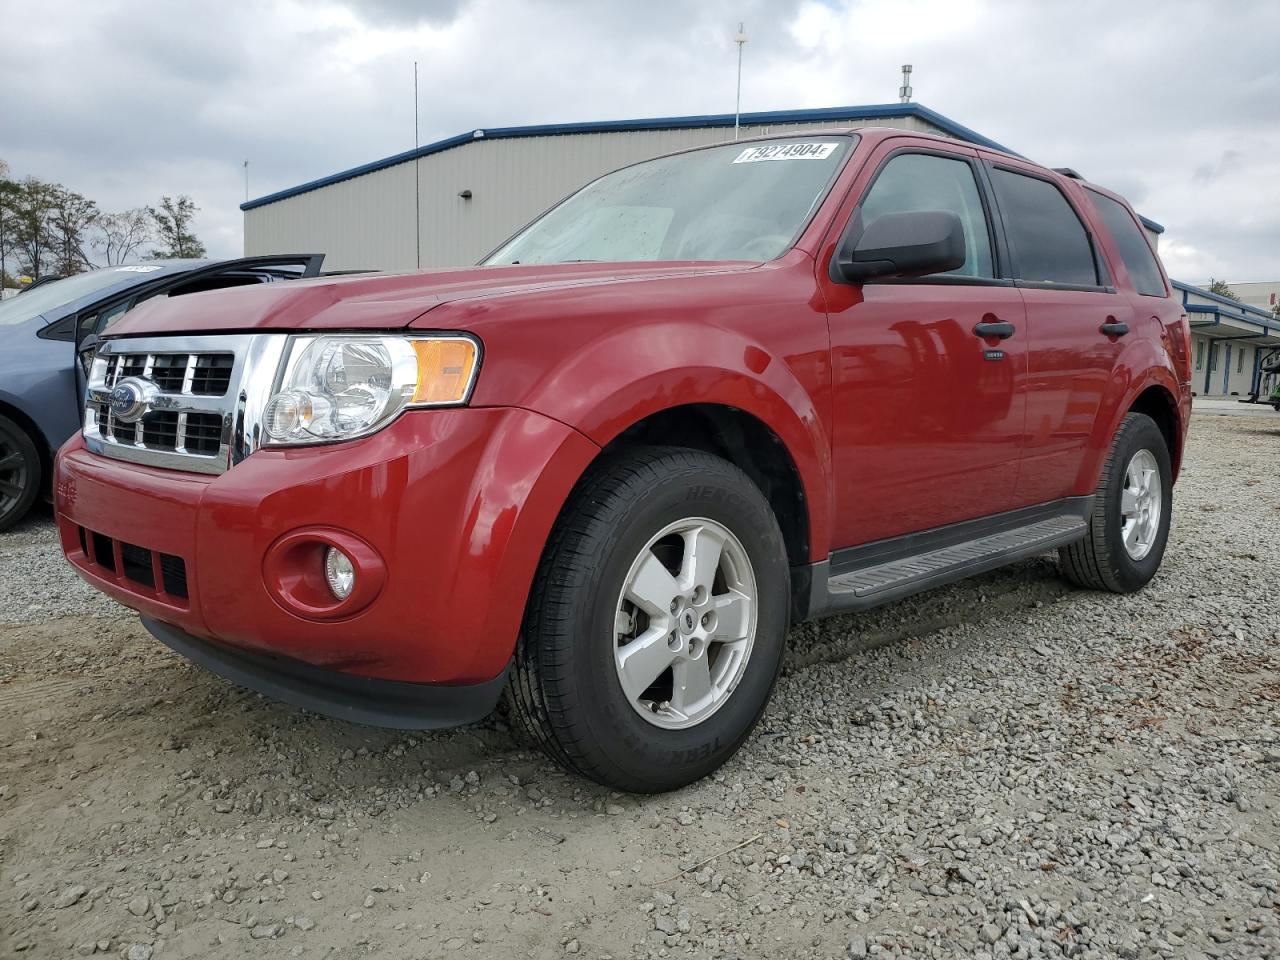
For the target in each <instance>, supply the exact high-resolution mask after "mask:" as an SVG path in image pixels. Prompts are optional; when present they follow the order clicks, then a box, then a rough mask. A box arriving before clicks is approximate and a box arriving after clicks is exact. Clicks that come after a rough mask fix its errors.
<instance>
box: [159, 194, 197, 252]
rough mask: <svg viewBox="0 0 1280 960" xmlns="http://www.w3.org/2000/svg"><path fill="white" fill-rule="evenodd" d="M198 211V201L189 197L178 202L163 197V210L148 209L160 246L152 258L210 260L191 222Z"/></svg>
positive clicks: (161, 203)
mask: <svg viewBox="0 0 1280 960" xmlns="http://www.w3.org/2000/svg"><path fill="white" fill-rule="evenodd" d="M199 210H200V208H199V207H197V206H196V203H195V201H194V200H192V199H191V198H190V197H188V196H187V195H186V194H183V195H182V196H180V197H177V198H176V199H175V198H173V197H161V198H160V209H158V210H157V209H156V208H155V207H148V208H147V212H148V213H150V214H151V220H152V222H153V223H155V227H156V239H157V240H158V241H159V243H160V249H159V250H156V251H155V252H154V253H153V254H152V257H153V258H159V257H174V258H178V259H183V258H188V257H190V258H195V257H204V256H208V254H207V253H206V252H205V249H204V244H203V243H201V242H200V240H199V238H198V237H196V235H195V232H194V230H193V229H192V226H191V221H192V220H194V219H195V216H196V213H197V212H198V211H199Z"/></svg>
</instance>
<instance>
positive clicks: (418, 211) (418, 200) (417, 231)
mask: <svg viewBox="0 0 1280 960" xmlns="http://www.w3.org/2000/svg"><path fill="white" fill-rule="evenodd" d="M413 240H414V246H415V249H416V253H415V256H414V263H416V264H417V266H418V269H422V187H421V185H420V182H419V179H418V61H417V60H415V61H413Z"/></svg>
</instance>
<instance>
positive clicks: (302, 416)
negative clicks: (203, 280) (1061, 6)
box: [56, 129, 1191, 791]
mask: <svg viewBox="0 0 1280 960" xmlns="http://www.w3.org/2000/svg"><path fill="white" fill-rule="evenodd" d="M175 331H181V333H175ZM1188 336H1189V331H1188V327H1187V322H1186V318H1185V317H1184V316H1182V312H1181V307H1180V305H1179V304H1178V302H1177V301H1176V300H1175V299H1174V298H1173V297H1172V296H1170V290H1169V284H1168V281H1167V279H1166V278H1165V275H1164V273H1163V271H1162V269H1161V267H1160V264H1159V262H1158V260H1157V258H1156V256H1155V254H1154V252H1153V250H1152V248H1151V246H1150V245H1149V244H1148V242H1147V239H1146V237H1145V234H1144V233H1143V231H1142V229H1141V227H1140V225H1139V223H1138V220H1137V219H1136V218H1135V216H1134V214H1133V212H1132V210H1130V208H1129V207H1128V206H1127V205H1126V204H1125V202H1124V201H1123V200H1122V199H1121V198H1119V197H1117V196H1115V195H1114V194H1112V193H1109V192H1107V191H1105V190H1102V189H1100V188H1098V187H1094V186H1091V185H1088V184H1085V183H1082V182H1080V181H1079V179H1078V178H1076V177H1074V175H1067V174H1062V173H1056V172H1053V171H1050V170H1047V169H1044V168H1042V167H1038V166H1035V165H1034V164H1031V163H1028V162H1026V161H1025V160H1022V159H1020V158H1018V157H1014V156H1010V155H1007V154H1003V153H998V152H993V151H990V150H986V149H982V148H979V147H973V146H969V145H967V144H964V143H960V142H956V141H952V140H947V139H942V138H937V137H929V136H923V135H919V134H912V133H904V132H902V131H898V130H878V129H863V130H858V131H856V132H855V131H849V130H835V131H824V132H805V133H802V134H797V133H792V134H788V135H785V136H778V137H771V138H765V139H759V140H751V141H741V142H736V143H731V144H722V145H719V146H712V147H706V148H703V149H698V150H691V151H688V152H684V153H679V154H675V155H673V156H668V157H663V158H659V159H656V160H650V161H646V162H644V163H638V164H635V165H633V166H630V167H626V168H624V169H622V170H618V171H616V172H614V173H611V174H608V175H607V176H604V177H601V178H600V179H598V180H596V181H595V182H593V183H591V184H589V185H587V186H586V187H584V188H583V189H582V190H580V191H578V192H577V193H575V194H573V195H572V196H570V197H569V198H568V199H566V200H565V201H563V202H562V203H560V204H559V205H558V206H556V207H554V208H553V209H551V210H550V211H549V212H547V213H546V214H545V215H543V216H542V217H541V218H539V219H538V220H536V221H534V222H533V223H532V224H530V225H529V226H528V227H526V228H525V229H524V230H522V231H521V232H520V233H518V234H517V235H516V236H515V237H514V238H513V239H511V240H510V241H508V242H507V243H506V244H504V245H503V246H502V247H501V248H499V249H498V250H497V251H496V252H495V253H494V254H492V255H491V256H490V257H489V258H488V259H487V260H486V261H485V262H484V263H483V264H482V265H480V266H478V267H473V268H469V269H460V270H437V271H427V272H420V273H414V274H406V275H400V276H386V275H384V276H361V277H350V278H341V279H317V280H312V281H302V282H298V283H291V284H280V285H271V286H266V287H259V288H245V289H239V290H230V291H224V292H217V293H208V294H195V295H192V296H188V297H183V298H182V299H181V300H178V301H168V302H166V301H152V302H149V303H147V304H144V305H142V306H140V307H138V308H137V309H136V310H134V311H133V312H131V313H130V314H129V315H128V316H126V317H124V318H123V319H122V320H121V321H120V322H119V323H117V324H116V326H114V327H113V328H112V335H111V336H110V337H108V338H107V339H106V340H105V341H104V343H103V344H102V346H101V348H100V350H99V353H98V356H97V358H96V359H95V361H94V365H93V369H92V372H91V383H90V385H89V391H88V396H87V401H86V402H87V406H86V410H85V420H84V429H83V431H82V433H81V435H79V436H77V437H75V438H73V439H72V440H71V441H70V442H69V443H68V444H67V445H66V446H65V447H64V448H63V449H62V451H61V453H60V455H59V459H58V466H57V491H56V497H57V515H58V525H59V529H60V531H61V539H62V546H63V549H64V551H65V553H66V555H67V557H68V558H69V559H70V561H71V562H72V563H73V564H74V565H75V567H76V568H77V570H78V571H79V572H80V574H81V575H82V576H83V577H84V578H85V579H86V580H88V581H89V582H90V583H91V584H93V585H94V586H96V587H97V588H99V589H100V590H102V591H104V592H106V593H108V594H110V595H111V596H112V597H115V598H116V599H117V600H119V601H121V602H122V603H124V604H126V605H128V606H130V607H133V608H134V609H136V610H138V611H139V612H140V613H141V614H142V617H143V623H144V624H145V625H146V627H147V628H148V629H149V630H150V631H151V632H152V633H153V634H155V636H156V637H158V638H159V639H160V640H161V641H162V642H164V643H166V644H168V645H169V646H170V647H172V648H174V649H175V650H177V651H179V652H180V653H182V654H184V655H186V656H187V657H189V658H191V659H192V660H194V661H196V662H198V663H201V664H203V665H205V666H206V667H208V668H209V669H211V670H213V671H215V672H217V673H219V674H221V675H223V676H225V677H227V678H229V679H231V680H234V681H236V682H238V683H241V684H243V685H245V686H247V687H250V688H252V689H255V690H258V691H261V692H263V693H265V694H268V695H270V696H273V697H277V698H279V699H281V700H285V701H288V702H291V703H294V704H297V705H300V706H303V707H306V708H308V709H311V710H314V711H317V712H319V713H324V714H329V715H332V716H337V717H343V718H347V719H350V720H353V721H357V722H360V723H366V724H376V725H385V726H394V727H404V728H415V727H416V728H423V727H437V726H445V725H451V724H460V723H466V722H469V721H474V720H477V719H479V718H481V717H483V716H485V715H486V714H487V713H489V712H490V711H491V710H493V709H494V707H495V706H496V705H497V703H498V701H499V699H500V697H501V696H502V694H503V691H504V689H505V690H506V691H507V692H508V699H509V702H510V704H511V707H512V712H513V714H514V716H515V717H516V718H518V720H519V721H520V722H521V723H522V724H523V725H524V726H526V727H527V728H528V730H529V732H530V733H531V734H532V736H533V737H534V738H535V739H536V740H537V742H538V743H539V744H541V746H542V747H544V748H545V749H546V750H547V752H548V753H549V754H550V755H551V756H552V757H554V758H555V759H557V760H559V761H560V762H561V763H563V764H565V765H566V766H567V767H569V768H571V769H573V770H575V771H579V772H580V773H582V774H585V775H586V776H588V777H592V778H594V779H596V780H598V781H600V782H601V783H605V784H609V785H611V786H614V787H617V788H620V789H625V790H633V791H658V790H666V789H670V788H673V787H677V786H680V785H682V784H686V783H689V782H690V781H693V780H695V779H697V778H699V777H701V776H703V775H705V774H707V773H708V772H710V771H712V770H714V769H715V768H716V767H718V766H719V765H720V764H722V763H724V762H725V760H726V759H728V758H729V757H730V756H731V755H732V754H733V752H734V751H735V750H736V749H737V748H738V746H739V745H740V744H741V743H742V742H743V740H744V739H745V738H746V737H747V735H748V734H749V733H750V731H751V729H752V727H753V726H754V725H755V723H756V721H757V720H758V719H759V717H760V715H761V712H762V711H763V710H764V708H765V704H766V703H767V701H768V699H769V694H770V691H771V690H772V688H773V686H774V683H775V681H776V678H777V675H778V668H779V662H780V659H781V656H782V650H783V638H784V636H785V634H786V632H787V628H788V625H789V624H791V623H794V622H796V621H798V620H803V619H805V618H808V617H817V616H824V615H829V614H836V613H845V612H848V611H854V610H861V609H865V608H867V607H870V606H873V605H875V604H878V603H883V602H885V601H887V600H895V599H897V598H899V597H903V596H906V595H907V594H910V593H913V592H915V591H918V590H922V589H924V588H927V587H932V586H935V585H938V584H941V583H946V582H948V581H952V580H956V579H958V578H961V577H965V576H968V575H969V574H973V573H977V572H979V571H983V570H989V569H991V568H993V567H996V566H999V565H1001V564H1005V563H1009V562H1011V561H1014V560H1018V559H1020V558H1023V557H1028V556H1030V555H1032V554H1037V553H1041V552H1044V551H1046V550H1049V549H1051V548H1057V550H1058V553H1059V556H1060V558H1061V564H1062V571H1063V573H1064V574H1065V576H1066V577H1067V578H1068V579H1070V580H1072V581H1073V582H1075V583H1077V584H1080V585H1082V586H1085V587H1090V588H1093V589H1099V590H1111V591H1115V592H1120V593H1123V592H1128V591H1132V590H1137V589H1138V588H1140V587H1141V586H1143V585H1144V584H1145V583H1146V582H1147V581H1148V580H1150V579H1151V577H1152V576H1153V575H1154V574H1155V572H1156V569H1157V568H1158V567H1159V565H1160V560H1161V556H1162V555H1163V553H1164V549H1165V542H1166V537H1167V533H1168V529H1169V514H1170V503H1171V500H1170V496H1171V492H1172V485H1173V481H1174V478H1175V477H1176V476H1177V472H1178V465H1179V460H1180V459H1181V455H1182V448H1183V442H1184V438H1185V436H1186V429H1187V421H1188V416H1189V413H1190V405H1191V400H1190V398H1191V393H1190V385H1189V378H1190V375H1189V369H1188V363H1187V359H1188Z"/></svg>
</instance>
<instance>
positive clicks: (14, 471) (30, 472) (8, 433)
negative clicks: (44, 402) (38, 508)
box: [0, 417, 44, 530]
mask: <svg viewBox="0 0 1280 960" xmlns="http://www.w3.org/2000/svg"><path fill="white" fill-rule="evenodd" d="M43 472H44V471H43V470H42V469H41V466H40V452H39V450H37V449H36V445H35V443H33V442H32V440H31V437H30V436H28V435H27V432H26V431H25V430H23V429H22V428H21V427H20V426H18V425H17V424H16V423H14V422H13V421H12V420H10V419H8V418H7V417H0V530H8V529H9V528H10V527H12V526H13V525H14V524H15V523H17V522H18V521H19V520H21V519H22V518H23V517H25V516H26V515H27V511H29V510H30V509H31V505H32V504H33V503H35V502H36V497H38V496H39V495H40V484H41V482H42V481H43Z"/></svg>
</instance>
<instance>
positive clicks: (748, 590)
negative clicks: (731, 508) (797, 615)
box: [614, 517, 757, 730]
mask: <svg viewBox="0 0 1280 960" xmlns="http://www.w3.org/2000/svg"><path fill="white" fill-rule="evenodd" d="M756 605H757V589H756V579H755V572H754V571H753V570H752V567H751V561H750V560H749V559H748V558H747V552H746V550H744V549H743V546H742V544H741V543H740V542H739V541H738V538H737V537H735V536H734V535H733V533H731V532H730V531H729V530H728V529H727V528H726V527H724V526H723V525H721V524H719V523H717V522H715V521H714V520H707V519H705V518H701V517H693V518H688V519H685V520H679V521H677V522H675V523H672V524H669V525H668V526H666V527H664V528H663V529H662V530H660V531H659V532H658V533H657V535H655V536H654V537H653V538H652V539H650V540H649V542H648V543H647V544H646V545H645V547H644V549H643V550H641V551H640V554H639V555H638V556H637V557H636V559H635V561H634V562H633V563H632V564H631V569H630V570H629V571H628V572H627V576H626V579H625V580H624V581H623V588H622V593H621V595H620V596H619V597H618V605H617V610H616V614H615V619H614V665H615V666H616V668H617V674H618V682H619V683H620V684H621V685H622V691H623V693H624V695H625V696H626V698H627V701H628V702H629V703H630V704H631V706H632V707H633V708H634V709H635V710H636V712H637V713H639V714H640V716H642V717H644V718H645V719H646V720H647V721H649V722H650V723H652V724H653V725H654V726H657V727H662V728H665V729H668V730H679V729H684V728H686V727H691V726H693V725H695V724H698V723H701V722H702V721H703V720H705V719H707V717H709V716H711V715H712V714H713V713H715V712H716V711H717V710H718V709H720V707H722V706H723V705H724V704H725V702H726V701H727V700H728V699H729V696H730V695H731V694H732V693H733V691H734V688H735V687H737V685H738V683H739V681H740V680H741V679H742V676H743V674H744V672H745V670H746V666H747V661H748V659H749V658H750V656H751V646H752V643H753V641H754V639H755V632H756Z"/></svg>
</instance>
